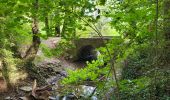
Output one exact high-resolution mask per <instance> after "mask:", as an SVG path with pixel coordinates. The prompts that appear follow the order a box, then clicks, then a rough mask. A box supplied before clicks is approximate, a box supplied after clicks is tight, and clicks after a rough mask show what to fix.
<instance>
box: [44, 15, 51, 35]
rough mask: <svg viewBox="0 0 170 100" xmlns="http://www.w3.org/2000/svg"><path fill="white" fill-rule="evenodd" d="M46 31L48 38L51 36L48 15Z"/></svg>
mask: <svg viewBox="0 0 170 100" xmlns="http://www.w3.org/2000/svg"><path fill="white" fill-rule="evenodd" d="M45 29H46V33H47V36H50V27H49V21H48V14H46V17H45Z"/></svg>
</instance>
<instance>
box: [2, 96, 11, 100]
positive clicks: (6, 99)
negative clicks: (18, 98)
mask: <svg viewBox="0 0 170 100" xmlns="http://www.w3.org/2000/svg"><path fill="white" fill-rule="evenodd" d="M4 99H5V100H12V98H11V97H10V96H8V97H5V98H4Z"/></svg>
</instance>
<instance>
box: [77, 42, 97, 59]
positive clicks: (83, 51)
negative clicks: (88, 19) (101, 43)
mask: <svg viewBox="0 0 170 100" xmlns="http://www.w3.org/2000/svg"><path fill="white" fill-rule="evenodd" d="M78 60H79V61H92V60H97V54H96V51H95V48H94V47H93V46H92V45H86V46H83V47H81V48H80V49H79V51H78Z"/></svg>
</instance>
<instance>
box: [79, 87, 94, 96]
mask: <svg viewBox="0 0 170 100" xmlns="http://www.w3.org/2000/svg"><path fill="white" fill-rule="evenodd" d="M94 90H95V87H92V86H86V85H82V86H81V91H82V92H81V93H82V96H85V97H88V96H90V95H91V94H92V93H93V92H94Z"/></svg>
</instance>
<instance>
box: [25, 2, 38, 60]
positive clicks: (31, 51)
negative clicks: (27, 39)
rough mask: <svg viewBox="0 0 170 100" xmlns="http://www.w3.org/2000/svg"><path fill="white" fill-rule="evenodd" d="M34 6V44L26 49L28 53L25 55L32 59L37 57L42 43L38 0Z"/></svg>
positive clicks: (26, 57)
mask: <svg viewBox="0 0 170 100" xmlns="http://www.w3.org/2000/svg"><path fill="white" fill-rule="evenodd" d="M33 6H34V13H33V23H32V34H33V37H32V45H31V46H30V47H29V49H28V50H27V51H26V54H25V56H24V58H25V59H29V58H31V59H32V60H33V59H34V58H35V56H36V54H37V52H38V49H39V45H40V43H41V41H40V37H39V36H38V34H39V27H38V15H37V13H38V0H35V2H34V3H33Z"/></svg>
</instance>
